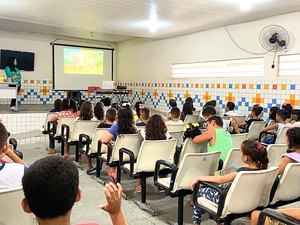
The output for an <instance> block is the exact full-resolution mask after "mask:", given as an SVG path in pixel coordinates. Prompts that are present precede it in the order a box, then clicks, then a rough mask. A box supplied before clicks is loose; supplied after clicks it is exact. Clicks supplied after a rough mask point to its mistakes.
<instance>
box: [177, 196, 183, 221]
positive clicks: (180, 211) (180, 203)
mask: <svg viewBox="0 0 300 225" xmlns="http://www.w3.org/2000/svg"><path fill="white" fill-rule="evenodd" d="M183 200H184V196H178V212H177V220H178V225H183Z"/></svg>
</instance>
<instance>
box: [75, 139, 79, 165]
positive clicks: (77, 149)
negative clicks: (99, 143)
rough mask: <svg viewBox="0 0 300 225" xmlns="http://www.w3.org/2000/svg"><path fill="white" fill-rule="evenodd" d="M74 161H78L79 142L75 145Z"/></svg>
mask: <svg viewBox="0 0 300 225" xmlns="http://www.w3.org/2000/svg"><path fill="white" fill-rule="evenodd" d="M75 162H79V143H76V145H75Z"/></svg>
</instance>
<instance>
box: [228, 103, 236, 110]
mask: <svg viewBox="0 0 300 225" xmlns="http://www.w3.org/2000/svg"><path fill="white" fill-rule="evenodd" d="M226 107H227V108H228V109H229V110H234V108H235V104H234V102H227V104H226Z"/></svg>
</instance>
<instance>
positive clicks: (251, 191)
mask: <svg viewBox="0 0 300 225" xmlns="http://www.w3.org/2000/svg"><path fill="white" fill-rule="evenodd" d="M277 173H278V167H272V168H270V169H267V170H259V171H242V172H238V173H237V175H236V177H235V179H234V181H233V182H232V184H231V187H230V188H229V190H228V193H227V196H226V199H225V204H224V209H223V212H222V216H221V218H224V217H226V215H228V214H231V213H245V212H250V211H252V210H253V209H255V208H257V207H258V206H267V205H268V203H269V196H270V192H271V188H272V185H273V183H274V181H275V178H276V176H277ZM251 184H252V185H251ZM249 185H251V188H249Z"/></svg>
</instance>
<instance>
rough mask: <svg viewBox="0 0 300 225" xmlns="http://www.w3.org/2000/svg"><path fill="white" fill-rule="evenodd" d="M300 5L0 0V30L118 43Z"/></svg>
mask: <svg viewBox="0 0 300 225" xmlns="http://www.w3.org/2000/svg"><path fill="white" fill-rule="evenodd" d="M253 1H256V2H261V3H258V4H256V5H254V6H253V8H252V9H250V10H249V11H246V12H245V11H241V9H240V7H239V6H238V5H237V4H234V3H235V2H247V3H249V2H253ZM299 10H300V1H299V0H148V1H147V0H85V1H82V0H0V29H2V30H17V31H26V32H36V33H44V34H52V35H56V36H67V37H76V38H85V39H93V40H101V41H109V42H120V41H124V40H129V39H132V38H137V37H145V38H169V37H174V36H178V35H183V34H188V33H193V32H198V31H202V30H207V29H212V28H216V27H222V26H226V25H231V24H237V23H242V22H249V21H253V20H257V19H262V18H265V17H269V16H273V15H278V14H284V13H289V12H295V11H299ZM149 21H152V22H154V24H152V25H149ZM155 23H156V25H157V27H156V28H155ZM149 26H150V27H149ZM151 28H152V31H151ZM155 29H156V32H154V30H155Z"/></svg>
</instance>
